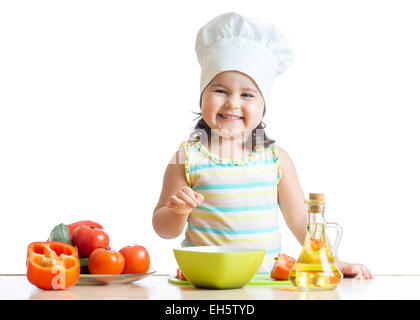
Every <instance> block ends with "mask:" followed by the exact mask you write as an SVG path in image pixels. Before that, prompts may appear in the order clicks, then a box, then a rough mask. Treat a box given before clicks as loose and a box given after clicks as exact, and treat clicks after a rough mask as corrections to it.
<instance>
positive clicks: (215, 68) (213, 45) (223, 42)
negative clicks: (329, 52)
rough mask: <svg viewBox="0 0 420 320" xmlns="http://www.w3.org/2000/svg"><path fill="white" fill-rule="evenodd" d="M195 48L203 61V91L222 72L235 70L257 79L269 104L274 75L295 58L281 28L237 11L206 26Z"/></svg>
mask: <svg viewBox="0 0 420 320" xmlns="http://www.w3.org/2000/svg"><path fill="white" fill-rule="evenodd" d="M195 51H196V54H197V58H198V62H199V63H200V65H201V82H200V94H201V93H203V90H204V89H205V88H206V87H207V85H208V84H209V83H210V81H211V80H212V79H213V78H214V77H215V76H216V75H217V74H218V73H220V72H223V71H228V70H235V71H240V72H242V73H245V74H246V75H248V76H249V77H251V78H252V79H253V80H254V81H255V83H256V84H257V86H258V88H259V90H260V92H261V94H262V96H263V98H264V100H265V103H266V104H267V102H268V98H269V96H270V91H271V88H272V85H273V81H274V78H275V77H276V76H278V75H280V74H282V73H283V72H284V71H286V70H287V68H289V67H290V66H291V64H292V62H293V53H292V51H291V48H290V45H289V42H288V40H287V39H286V37H285V35H284V34H283V33H282V32H281V31H280V30H278V29H277V28H276V27H275V26H274V25H272V24H268V23H265V22H261V21H258V20H255V19H253V18H249V17H245V16H243V15H240V14H238V13H235V12H231V13H225V14H222V15H219V16H217V17H216V18H214V19H213V20H211V21H210V22H208V23H207V24H206V25H205V26H204V27H202V28H201V29H200V31H199V32H198V34H197V38H196V44H195Z"/></svg>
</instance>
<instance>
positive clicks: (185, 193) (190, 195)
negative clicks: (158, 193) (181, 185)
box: [177, 189, 198, 208]
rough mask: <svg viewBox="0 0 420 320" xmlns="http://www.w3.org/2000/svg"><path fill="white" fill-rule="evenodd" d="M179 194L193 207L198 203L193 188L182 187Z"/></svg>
mask: <svg viewBox="0 0 420 320" xmlns="http://www.w3.org/2000/svg"><path fill="white" fill-rule="evenodd" d="M177 196H178V197H179V198H180V199H182V200H184V201H185V203H186V204H188V205H189V206H191V207H193V208H195V207H196V206H197V205H198V203H197V201H196V200H195V196H194V192H193V191H192V190H191V189H182V190H180V191H178V193H177Z"/></svg>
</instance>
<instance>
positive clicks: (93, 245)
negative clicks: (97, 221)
mask: <svg viewBox="0 0 420 320" xmlns="http://www.w3.org/2000/svg"><path fill="white" fill-rule="evenodd" d="M71 243H72V245H73V246H75V247H77V249H78V250H79V256H80V257H82V258H87V257H89V255H90V254H91V253H92V251H93V250H95V249H97V248H108V246H109V237H108V235H107V234H106V232H105V231H104V230H102V229H98V228H94V227H89V226H79V227H77V228H76V230H74V232H73V236H72V237H71Z"/></svg>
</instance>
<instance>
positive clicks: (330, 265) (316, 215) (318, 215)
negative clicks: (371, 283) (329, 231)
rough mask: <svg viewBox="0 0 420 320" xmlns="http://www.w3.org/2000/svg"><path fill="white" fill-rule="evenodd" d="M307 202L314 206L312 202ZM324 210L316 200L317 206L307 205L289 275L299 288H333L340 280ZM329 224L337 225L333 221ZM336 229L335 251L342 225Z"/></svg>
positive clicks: (310, 289) (293, 283)
mask: <svg viewBox="0 0 420 320" xmlns="http://www.w3.org/2000/svg"><path fill="white" fill-rule="evenodd" d="M311 195H313V194H311ZM313 197H315V196H313ZM322 199H323V197H322ZM310 201H311V200H310ZM310 203H311V204H312V205H313V204H314V201H312V202H310ZM322 203H323V202H322ZM323 204H324V203H323ZM323 211H324V206H323V205H320V204H319V203H318V207H314V206H312V207H309V208H308V227H307V232H306V238H305V242H304V244H303V248H302V252H301V254H300V256H299V258H298V260H297V262H296V263H295V265H294V266H293V268H292V270H291V271H290V274H289V280H290V281H291V283H292V285H293V286H294V287H295V288H296V289H298V290H305V291H312V290H334V289H335V288H336V287H337V284H338V283H339V282H340V281H341V279H342V275H341V273H340V270H339V269H338V268H337V266H336V265H335V263H334V256H333V254H332V253H331V250H330V249H329V248H328V246H327V244H326V237H325V229H326V225H327V226H328V225H331V224H328V223H326V222H325V221H324V220H323ZM332 226H334V227H336V228H337V226H336V224H333V225H332ZM338 228H339V229H338V235H337V240H336V243H335V246H334V248H335V250H336V249H337V246H338V243H339V241H340V238H341V232H342V231H341V227H339V226H338ZM335 250H334V251H335Z"/></svg>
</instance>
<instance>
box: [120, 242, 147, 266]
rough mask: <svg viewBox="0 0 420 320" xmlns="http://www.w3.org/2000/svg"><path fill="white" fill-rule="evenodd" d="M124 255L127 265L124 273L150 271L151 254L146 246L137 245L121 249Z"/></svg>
mask: <svg viewBox="0 0 420 320" xmlns="http://www.w3.org/2000/svg"><path fill="white" fill-rule="evenodd" d="M120 253H121V254H122V255H123V256H124V259H125V267H124V270H123V271H122V273H145V272H147V271H149V267H150V256H149V253H148V252H147V250H146V248H145V247H142V246H139V245H135V246H127V247H124V248H122V249H121V250H120Z"/></svg>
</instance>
